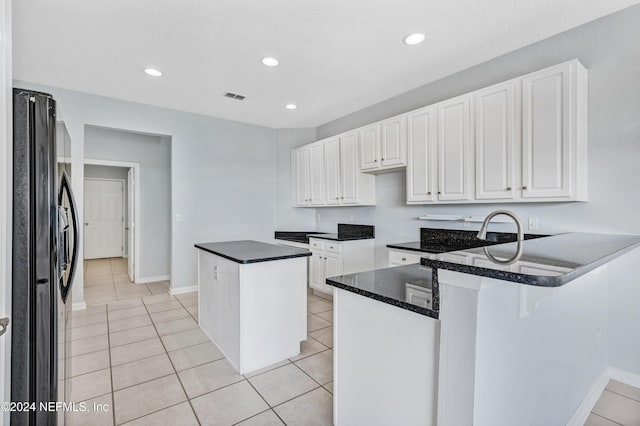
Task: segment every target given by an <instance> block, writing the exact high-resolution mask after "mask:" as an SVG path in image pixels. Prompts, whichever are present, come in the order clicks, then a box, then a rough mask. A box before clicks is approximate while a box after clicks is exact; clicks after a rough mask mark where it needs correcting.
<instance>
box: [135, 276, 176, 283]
mask: <svg viewBox="0 0 640 426" xmlns="http://www.w3.org/2000/svg"><path fill="white" fill-rule="evenodd" d="M170 280H171V275H158V276H156V277H141V278H138V279H137V280H136V284H145V283H154V282H156V281H170Z"/></svg>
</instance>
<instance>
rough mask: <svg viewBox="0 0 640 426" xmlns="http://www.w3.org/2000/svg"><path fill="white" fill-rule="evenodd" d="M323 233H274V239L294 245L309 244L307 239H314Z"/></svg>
mask: <svg viewBox="0 0 640 426" xmlns="http://www.w3.org/2000/svg"><path fill="white" fill-rule="evenodd" d="M321 234H324V232H315V231H311V232H307V231H276V232H275V235H274V239H276V240H283V241H292V242H294V243H301V244H309V237H316V236H318V235H321Z"/></svg>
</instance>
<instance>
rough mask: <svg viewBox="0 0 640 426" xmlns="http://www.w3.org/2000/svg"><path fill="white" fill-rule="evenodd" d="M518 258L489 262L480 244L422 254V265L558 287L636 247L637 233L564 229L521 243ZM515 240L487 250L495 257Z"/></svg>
mask: <svg viewBox="0 0 640 426" xmlns="http://www.w3.org/2000/svg"><path fill="white" fill-rule="evenodd" d="M522 244H523V254H522V257H521V258H520V260H518V261H517V262H516V263H514V264H512V265H506V266H505V265H500V264H497V263H494V262H492V261H491V260H490V259H489V258H488V257H487V256H486V255H485V254H484V250H483V249H482V248H473V249H468V250H460V251H454V252H449V253H442V254H437V255H434V256H431V258H430V259H427V258H422V260H421V263H422V265H423V266H427V267H431V268H434V269H447V270H451V271H457V272H463V273H466V274H472V275H479V276H483V277H489V278H495V279H499V280H505V281H512V282H516V283H520V284H528V285H534V286H541V287H559V286H561V285H564V284H566V283H568V282H570V281H572V280H574V279H576V278H578V277H580V276H582V275H584V274H586V273H587V272H589V271H592V270H593V269H596V268H597V267H599V266H602V265H604V264H605V263H607V262H610V261H611V260H613V259H615V258H617V257H619V256H621V255H622V254H624V253H626V252H628V251H630V250H632V249H634V248H637V247H640V236H638V235H606V234H591V233H579V232H578V233H568V234H562V235H554V236H550V237H546V238H538V239H533V240H527V241H524V242H523V243H522ZM516 247H517V243H507V244H499V245H494V246H491V247H487V250H488V251H489V252H490V253H491V254H492V255H493V256H495V257H498V258H499V259H508V258H510V257H512V256H513V255H514V254H515V252H516Z"/></svg>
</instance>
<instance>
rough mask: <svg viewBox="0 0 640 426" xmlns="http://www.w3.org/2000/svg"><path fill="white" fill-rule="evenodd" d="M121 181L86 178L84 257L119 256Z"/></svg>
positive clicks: (121, 225) (121, 232)
mask: <svg viewBox="0 0 640 426" xmlns="http://www.w3.org/2000/svg"><path fill="white" fill-rule="evenodd" d="M123 198H124V181H122V180H106V179H85V181H84V258H85V259H99V258H106V257H122V255H123V252H124V250H123V249H124V240H123V234H124V206H123V204H124V200H123Z"/></svg>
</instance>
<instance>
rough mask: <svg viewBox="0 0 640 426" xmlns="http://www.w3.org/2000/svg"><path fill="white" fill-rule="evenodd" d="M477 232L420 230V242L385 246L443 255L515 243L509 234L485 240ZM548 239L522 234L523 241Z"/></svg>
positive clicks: (489, 234)
mask: <svg viewBox="0 0 640 426" xmlns="http://www.w3.org/2000/svg"><path fill="white" fill-rule="evenodd" d="M477 233H478V231H466V230H459V229H436V228H421V229H420V241H411V242H408V243H396V244H387V247H389V248H393V249H398V250H409V251H419V252H422V253H444V252H448V251H457V250H465V249H471V248H476V247H484V246H491V245H496V244H502V243H508V242H511V241H516V238H517V237H516V234H515V233H511V232H487V237H486V239H485V240H480V239H478V238H477V237H476V235H477ZM542 237H548V235H539V234H524V239H525V240H530V239H534V238H542Z"/></svg>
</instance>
